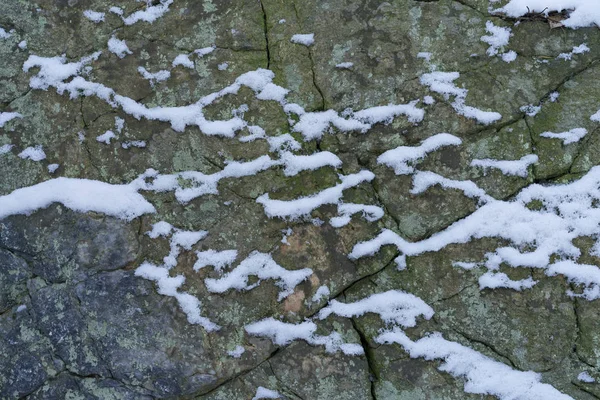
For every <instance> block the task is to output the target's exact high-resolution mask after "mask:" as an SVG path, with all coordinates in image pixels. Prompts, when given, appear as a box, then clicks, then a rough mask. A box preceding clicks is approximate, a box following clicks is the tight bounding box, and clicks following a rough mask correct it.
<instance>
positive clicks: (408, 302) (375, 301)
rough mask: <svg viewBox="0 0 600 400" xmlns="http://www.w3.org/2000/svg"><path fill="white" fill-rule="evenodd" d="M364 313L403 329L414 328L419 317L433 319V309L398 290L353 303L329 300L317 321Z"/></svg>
mask: <svg viewBox="0 0 600 400" xmlns="http://www.w3.org/2000/svg"><path fill="white" fill-rule="evenodd" d="M366 313H374V314H379V317H380V318H381V319H382V321H383V322H385V323H387V324H396V325H399V326H402V327H405V328H410V327H414V326H415V325H416V324H417V317H419V316H423V317H424V318H425V319H431V317H433V309H432V308H431V307H430V306H429V305H427V303H425V302H424V301H423V300H421V299H420V298H418V297H417V296H415V295H413V294H410V293H405V292H402V291H400V290H390V291H387V292H384V293H377V294H373V295H371V296H369V297H367V298H364V299H362V300H359V301H356V302H354V303H341V302H339V301H337V300H331V301H330V302H329V304H328V305H327V307H325V308H323V309H321V311H320V312H319V319H321V320H323V319H325V318H327V317H329V316H330V315H332V314H334V315H339V316H341V317H346V318H353V317H360V316H361V315H364V314H366Z"/></svg>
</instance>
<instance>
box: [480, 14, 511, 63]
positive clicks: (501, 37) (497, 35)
mask: <svg viewBox="0 0 600 400" xmlns="http://www.w3.org/2000/svg"><path fill="white" fill-rule="evenodd" d="M485 30H486V31H487V32H488V33H489V35H487V36H482V37H481V41H482V42H485V43H487V44H489V45H490V47H489V48H488V49H487V54H488V56H490V57H492V56H495V55H497V54H498V50H499V49H500V48H502V47H504V46H506V45H508V41H509V39H510V36H511V33H510V28H504V27H501V26H496V25H494V24H493V23H492V21H487V22H486V23H485ZM503 59H504V58H503ZM505 61H506V60H505Z"/></svg>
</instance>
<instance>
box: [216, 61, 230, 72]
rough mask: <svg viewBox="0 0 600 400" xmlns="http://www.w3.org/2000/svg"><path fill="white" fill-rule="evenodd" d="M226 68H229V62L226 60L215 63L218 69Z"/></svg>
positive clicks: (223, 69)
mask: <svg viewBox="0 0 600 400" xmlns="http://www.w3.org/2000/svg"><path fill="white" fill-rule="evenodd" d="M227 68H229V63H227V62H224V63H221V64H219V65H217V69H218V70H219V71H225V70H226V69H227Z"/></svg>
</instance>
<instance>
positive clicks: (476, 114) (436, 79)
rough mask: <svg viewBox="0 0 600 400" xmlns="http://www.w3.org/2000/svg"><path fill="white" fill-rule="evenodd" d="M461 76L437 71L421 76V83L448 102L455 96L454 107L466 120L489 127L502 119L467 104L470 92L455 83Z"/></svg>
mask: <svg viewBox="0 0 600 400" xmlns="http://www.w3.org/2000/svg"><path fill="white" fill-rule="evenodd" d="M459 76H460V74H459V73H458V72H441V71H436V72H431V73H427V74H423V75H421V78H420V81H421V84H422V85H425V86H428V87H429V89H430V90H431V91H433V92H436V93H440V94H442V95H443V96H444V98H445V99H446V100H448V99H449V98H450V96H454V97H455V99H454V102H452V104H451V105H452V107H453V108H454V110H455V111H456V112H457V113H458V114H460V115H462V116H464V117H466V118H471V119H474V120H476V121H477V122H479V123H481V124H484V125H489V124H491V123H492V122H495V121H498V120H499V119H501V118H502V115H500V114H499V113H497V112H493V111H483V110H480V109H478V108H475V107H471V106H467V105H466V104H465V98H466V97H467V93H468V90H467V89H461V88H459V87H457V86H456V85H455V84H454V83H453V81H455V80H456V79H458V78H459Z"/></svg>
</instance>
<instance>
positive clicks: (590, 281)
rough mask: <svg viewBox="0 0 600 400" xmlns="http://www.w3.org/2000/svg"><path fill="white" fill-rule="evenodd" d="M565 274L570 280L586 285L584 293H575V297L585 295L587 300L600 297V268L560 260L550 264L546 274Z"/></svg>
mask: <svg viewBox="0 0 600 400" xmlns="http://www.w3.org/2000/svg"><path fill="white" fill-rule="evenodd" d="M557 274H560V275H564V276H565V277H566V278H567V279H568V281H569V282H573V283H577V284H579V285H582V286H583V287H584V290H583V293H582V294H580V295H579V294H578V295H576V294H573V293H570V294H571V295H572V296H575V297H583V298H586V299H587V300H590V301H591V300H596V299H600V269H599V268H598V267H597V266H595V265H587V264H578V263H576V262H574V261H571V260H564V261H558V262H555V263H554V264H550V265H549V266H548V268H547V270H546V275H548V276H554V275H557Z"/></svg>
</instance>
